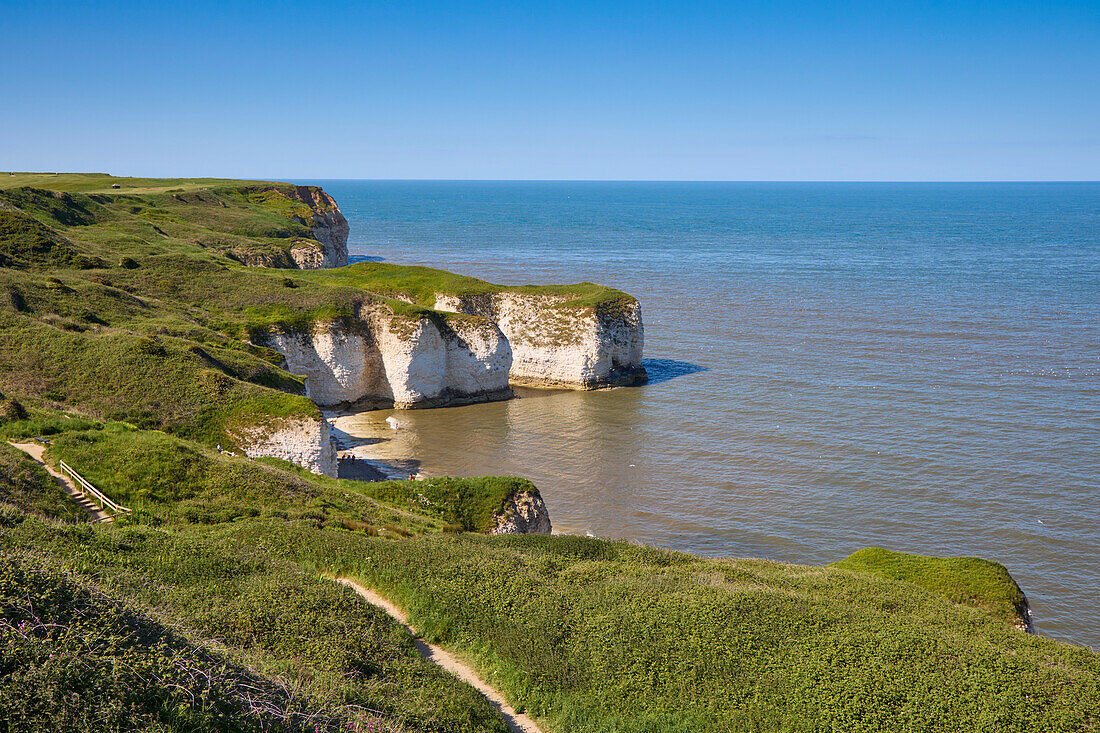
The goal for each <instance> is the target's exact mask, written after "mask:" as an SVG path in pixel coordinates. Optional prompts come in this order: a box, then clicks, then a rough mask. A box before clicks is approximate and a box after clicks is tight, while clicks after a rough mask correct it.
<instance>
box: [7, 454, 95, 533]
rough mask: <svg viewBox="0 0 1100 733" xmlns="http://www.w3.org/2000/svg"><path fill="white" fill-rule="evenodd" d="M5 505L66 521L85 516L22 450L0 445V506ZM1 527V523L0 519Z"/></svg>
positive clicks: (76, 519)
mask: <svg viewBox="0 0 1100 733" xmlns="http://www.w3.org/2000/svg"><path fill="white" fill-rule="evenodd" d="M3 504H8V505H10V506H13V507H15V508H17V509H19V510H21V511H23V512H26V513H28V514H34V515H35V516H38V517H44V518H45V517H49V518H55V519H60V520H62V521H66V522H84V521H87V519H88V515H87V514H85V513H84V510H82V509H81V508H80V507H78V506H77V505H76V504H75V503H74V502H73V501H72V499H70V498H69V495H68V494H66V493H65V491H64V490H63V489H62V488H61V486H60V485H58V483H57V480H56V479H55V478H54V477H53V476H51V475H50V474H48V473H46V469H44V468H42V466H40V465H39V464H38V462H37V461H35V460H33V459H32V458H31V457H30V456H28V455H27V454H26V453H24V452H23V451H21V450H19V449H17V448H12V447H11V446H10V445H8V444H7V443H5V442H0V505H3ZM0 524H2V520H0Z"/></svg>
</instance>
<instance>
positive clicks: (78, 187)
mask: <svg viewBox="0 0 1100 733" xmlns="http://www.w3.org/2000/svg"><path fill="white" fill-rule="evenodd" d="M259 183H266V181H250V180H240V179H234V178H131V177H128V176H112V175H110V174H107V173H20V172H15V171H3V172H0V189H5V188H18V187H20V186H30V187H32V188H44V189H48V190H50V191H65V192H67V193H161V192H164V191H172V190H181V191H197V190H199V189H203V188H215V187H227V186H251V185H256V184H259ZM114 185H118V187H119V188H117V189H116V188H112V186H114Z"/></svg>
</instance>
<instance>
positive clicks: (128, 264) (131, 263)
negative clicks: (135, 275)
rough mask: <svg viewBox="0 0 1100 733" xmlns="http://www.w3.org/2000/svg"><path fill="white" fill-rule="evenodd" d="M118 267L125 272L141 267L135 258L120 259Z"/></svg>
mask: <svg viewBox="0 0 1100 733" xmlns="http://www.w3.org/2000/svg"><path fill="white" fill-rule="evenodd" d="M118 266H119V267H121V268H122V269H124V270H136V269H137V268H139V267H141V265H140V264H138V261H137V260H135V259H134V258H133V257H120V258H119V260H118Z"/></svg>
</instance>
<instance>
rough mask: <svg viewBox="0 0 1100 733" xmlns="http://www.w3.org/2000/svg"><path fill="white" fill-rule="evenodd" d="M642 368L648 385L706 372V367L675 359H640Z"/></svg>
mask: <svg viewBox="0 0 1100 733" xmlns="http://www.w3.org/2000/svg"><path fill="white" fill-rule="evenodd" d="M642 366H644V367H645V371H646V374H648V375H649V382H648V384H660V383H661V382H667V381H669V380H670V379H676V377H684V376H687V375H688V374H697V373H698V372H705V371H707V367H705V366H699V365H698V364H692V363H691V362H689V361H677V360H676V359H642Z"/></svg>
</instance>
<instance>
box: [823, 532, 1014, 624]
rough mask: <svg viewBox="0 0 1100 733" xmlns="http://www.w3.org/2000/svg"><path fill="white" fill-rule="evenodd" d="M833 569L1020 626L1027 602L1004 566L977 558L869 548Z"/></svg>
mask: <svg viewBox="0 0 1100 733" xmlns="http://www.w3.org/2000/svg"><path fill="white" fill-rule="evenodd" d="M832 566H833V567H836V568H843V569H845V570H854V571H857V572H861V573H870V574H872V575H876V576H878V577H881V578H889V579H891V580H899V581H902V582H905V583H913V584H915V585H919V586H920V587H922V588H926V589H928V590H930V591H932V592H934V593H937V594H939V595H941V596H943V597H944V598H946V599H948V600H949V601H952V602H954V603H962V604H967V605H971V606H975V607H978V608H981V609H984V610H986V611H988V612H989V613H990V614H992V615H993V616H995V617H997V618H999V619H1001V620H1002V621H1006V622H1009V623H1019V622H1022V620H1023V619H1024V618H1025V614H1026V612H1027V599H1026V598H1025V597H1024V593H1023V591H1021V590H1020V586H1018V585H1016V581H1015V580H1013V579H1012V576H1011V575H1009V574H1008V571H1007V570H1005V568H1004V566H1003V565H1000V564H999V563H995V562H990V561H989V560H983V559H982V558H980V557H925V556H923V555H911V554H909V553H906V552H891V551H890V550H884V549H882V548H881V547H868V548H865V549H863V550H859V551H858V552H855V553H852V555H850V556H849V557H847V558H845V559H844V560H841V561H840V562H836V563H833V565H832Z"/></svg>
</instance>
